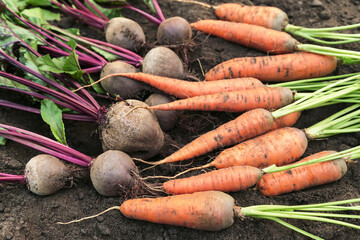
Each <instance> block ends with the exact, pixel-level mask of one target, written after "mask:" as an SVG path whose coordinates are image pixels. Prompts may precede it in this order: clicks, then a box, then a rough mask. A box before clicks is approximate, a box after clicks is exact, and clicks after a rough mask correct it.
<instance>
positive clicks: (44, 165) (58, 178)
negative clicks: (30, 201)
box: [24, 154, 70, 195]
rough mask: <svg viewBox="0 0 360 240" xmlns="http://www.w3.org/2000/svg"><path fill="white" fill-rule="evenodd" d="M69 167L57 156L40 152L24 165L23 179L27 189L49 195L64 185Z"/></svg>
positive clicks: (67, 177) (68, 175)
mask: <svg viewBox="0 0 360 240" xmlns="http://www.w3.org/2000/svg"><path fill="white" fill-rule="evenodd" d="M69 179H70V172H69V169H68V168H67V167H66V166H65V164H64V163H63V162H62V161H60V160H59V159H58V158H56V157H53V156H51V155H48V154H40V155H37V156H35V157H33V158H31V159H30V160H29V162H28V163H27V164H26V166H25V173H24V180H25V181H26V184H27V185H28V189H29V190H30V191H31V192H33V193H35V194H37V195H50V194H53V193H55V192H57V191H59V190H60V189H62V188H64V187H65V186H66V182H67V181H68V180H69Z"/></svg>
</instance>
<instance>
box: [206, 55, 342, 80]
mask: <svg viewBox="0 0 360 240" xmlns="http://www.w3.org/2000/svg"><path fill="white" fill-rule="evenodd" d="M337 65H338V61H337V59H336V58H335V57H332V56H324V55H320V54H314V53H308V52H295V53H289V54H281V55H276V56H258V57H241V58H234V59H231V60H228V61H225V62H223V63H220V64H218V65H217V66H215V67H213V68H212V69H210V70H209V71H208V72H207V73H206V74H205V80H207V81H213V80H219V79H225V78H230V79H231V78H241V77H254V78H257V79H259V80H261V81H265V82H283V81H292V80H298V79H307V78H316V77H321V76H326V75H329V74H330V73H332V72H333V71H334V70H335V69H336V67H337Z"/></svg>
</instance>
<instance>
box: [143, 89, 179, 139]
mask: <svg viewBox="0 0 360 240" xmlns="http://www.w3.org/2000/svg"><path fill="white" fill-rule="evenodd" d="M174 100H175V98H173V97H170V96H167V95H164V94H159V93H154V94H151V95H150V96H149V97H148V98H147V99H146V100H145V103H146V104H147V105H149V106H154V105H159V104H163V103H169V102H173V101H174ZM154 113H155V116H156V118H157V119H158V121H159V124H160V127H161V129H162V130H163V131H164V132H167V131H169V130H171V129H172V128H173V127H174V126H175V123H176V119H177V116H178V114H177V112H176V111H162V110H155V111H154Z"/></svg>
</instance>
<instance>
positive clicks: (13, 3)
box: [2, 0, 26, 13]
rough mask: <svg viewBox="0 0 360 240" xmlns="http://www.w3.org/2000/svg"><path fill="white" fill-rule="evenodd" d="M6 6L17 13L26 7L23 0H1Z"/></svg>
mask: <svg viewBox="0 0 360 240" xmlns="http://www.w3.org/2000/svg"><path fill="white" fill-rule="evenodd" d="M2 1H3V2H4V3H5V4H6V6H7V7H8V8H9V9H11V10H12V11H14V12H15V13H19V12H20V11H21V10H22V9H24V8H25V7H26V1H25V0H2Z"/></svg>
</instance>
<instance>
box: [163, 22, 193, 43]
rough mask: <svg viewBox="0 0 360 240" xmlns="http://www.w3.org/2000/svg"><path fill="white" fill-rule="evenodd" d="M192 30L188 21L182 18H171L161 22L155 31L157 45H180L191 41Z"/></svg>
mask: <svg viewBox="0 0 360 240" xmlns="http://www.w3.org/2000/svg"><path fill="white" fill-rule="evenodd" d="M191 37H192V30H191V26H190V24H189V22H188V21H186V20H185V19H184V18H182V17H171V18H168V19H166V20H165V21H163V22H162V23H161V24H160V25H159V28H158V31H157V41H158V43H159V44H169V45H171V44H180V43H187V42H189V41H190V40H191Z"/></svg>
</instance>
